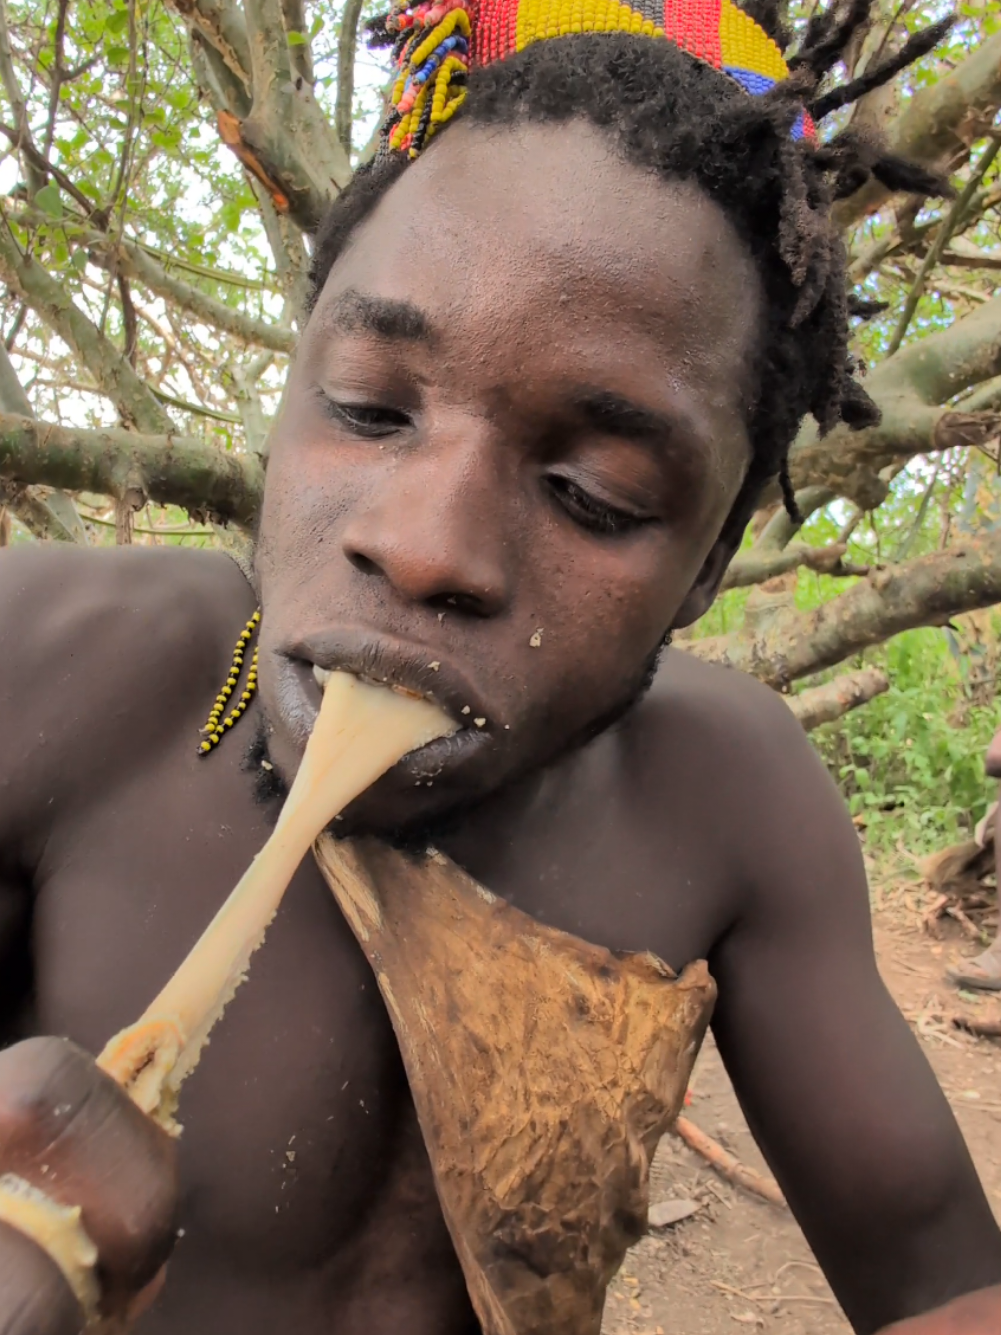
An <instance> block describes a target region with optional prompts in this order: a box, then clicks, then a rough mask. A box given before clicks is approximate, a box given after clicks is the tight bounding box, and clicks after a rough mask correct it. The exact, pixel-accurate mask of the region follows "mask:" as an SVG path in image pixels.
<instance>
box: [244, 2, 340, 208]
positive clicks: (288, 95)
mask: <svg viewBox="0 0 1001 1335" xmlns="http://www.w3.org/2000/svg"><path fill="white" fill-rule="evenodd" d="M244 9H245V13H246V19H247V32H248V36H249V40H250V63H251V75H252V87H253V108H252V110H251V113H250V115H249V116H248V117H247V118H246V119H245V120H243V121H239V120H236V119H235V118H233V117H230V118H229V119H228V120H227V119H226V113H220V116H219V130H220V134H221V135H222V138H223V140H224V142H225V143H226V144H227V145H228V146H229V147H230V148H231V149H232V150H233V152H234V153H235V154H236V156H237V157H238V158H239V159H240V161H241V162H242V163H243V164H244V166H245V167H246V168H247V170H248V171H249V172H251V173H252V174H253V175H254V176H255V177H256V179H257V180H258V181H260V182H261V184H262V185H263V186H265V188H266V189H268V191H269V193H270V195H271V199H272V202H273V203H274V205H275V207H276V208H277V209H278V211H279V212H280V213H288V214H289V215H290V216H291V217H293V218H294V219H295V221H296V223H297V224H298V226H299V227H301V228H304V229H306V230H312V229H313V228H315V227H316V226H317V225H318V223H319V221H320V219H321V217H322V216H323V213H324V211H325V209H326V206H327V203H328V202H329V201H330V200H331V199H332V198H333V197H334V196H335V195H336V194H337V193H338V191H339V190H341V189H342V188H343V187H344V186H345V185H346V184H347V183H348V181H349V180H350V178H351V164H350V162H349V160H348V157H347V154H346V153H345V152H344V150H343V148H342V147H341V145H340V143H339V141H338V139H337V136H336V134H335V133H334V132H333V130H332V129H331V127H330V125H329V124H328V123H327V121H326V119H325V117H324V115H323V112H322V111H321V110H320V107H319V105H318V104H317V101H316V98H315V97H314V95H313V89H312V87H311V86H310V84H309V83H308V82H307V81H306V80H305V79H304V78H302V77H301V76H300V75H296V74H295V73H294V71H293V69H292V65H291V60H290V57H289V45H288V39H287V36H286V32H285V26H284V19H283V15H282V10H281V6H280V3H279V0H246V3H245V6H244Z"/></svg>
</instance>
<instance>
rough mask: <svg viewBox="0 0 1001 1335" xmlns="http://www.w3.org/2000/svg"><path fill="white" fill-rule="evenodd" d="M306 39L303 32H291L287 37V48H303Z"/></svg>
mask: <svg viewBox="0 0 1001 1335" xmlns="http://www.w3.org/2000/svg"><path fill="white" fill-rule="evenodd" d="M307 41H308V38H307V37H306V34H305V33H304V32H295V31H292V32H290V33H289V35H288V44H289V46H305V45H306V42H307Z"/></svg>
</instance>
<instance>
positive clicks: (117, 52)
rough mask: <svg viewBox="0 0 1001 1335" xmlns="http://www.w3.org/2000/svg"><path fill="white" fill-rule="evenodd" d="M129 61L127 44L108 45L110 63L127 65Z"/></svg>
mask: <svg viewBox="0 0 1001 1335" xmlns="http://www.w3.org/2000/svg"><path fill="white" fill-rule="evenodd" d="M128 63H129V48H128V47H127V46H109V47H108V64H109V65H127V64H128Z"/></svg>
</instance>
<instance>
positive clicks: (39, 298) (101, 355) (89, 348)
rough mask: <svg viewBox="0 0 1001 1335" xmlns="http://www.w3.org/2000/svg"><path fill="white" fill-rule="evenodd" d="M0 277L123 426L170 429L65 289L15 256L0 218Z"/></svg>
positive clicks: (143, 387) (167, 420) (11, 238)
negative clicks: (75, 361) (72, 356)
mask: <svg viewBox="0 0 1001 1335" xmlns="http://www.w3.org/2000/svg"><path fill="white" fill-rule="evenodd" d="M0 276H2V277H3V279H4V281H5V282H6V283H7V285H8V286H9V287H11V288H12V289H13V290H14V291H15V292H17V294H18V295H19V296H20V297H21V298H23V300H24V301H26V302H27V303H28V304H29V305H30V306H31V307H32V309H33V310H34V311H35V312H36V313H37V314H38V315H39V316H41V318H42V319H43V320H44V321H45V323H46V324H47V325H48V326H49V327H50V328H51V329H53V330H54V331H55V332H56V333H57V334H58V335H59V337H60V338H61V339H62V340H63V342H64V343H66V344H68V345H69V346H70V347H71V348H72V349H73V351H74V352H75V353H76V355H77V357H78V358H79V359H80V361H81V362H82V363H83V365H84V366H86V368H87V370H88V371H89V372H90V373H91V375H92V376H93V377H94V380H95V382H96V384H97V385H98V387H99V388H100V389H101V390H102V391H103V392H104V393H105V394H107V396H108V397H109V398H110V399H111V400H112V401H113V402H114V403H115V405H116V407H117V408H118V411H119V413H120V414H121V416H122V420H123V421H125V422H128V423H134V424H135V426H136V427H137V428H138V429H139V430H140V431H157V432H166V431H170V430H171V428H172V425H173V424H172V423H171V420H170V418H169V417H168V416H167V414H166V413H165V412H164V411H163V409H162V408H161V407H160V405H159V403H157V401H156V398H155V397H154V395H153V392H152V391H151V390H150V388H149V387H148V386H147V385H146V384H145V383H144V382H143V381H142V380H141V379H140V378H139V376H137V375H136V373H135V371H134V370H133V369H132V367H131V366H130V365H129V363H128V361H127V359H126V358H125V357H123V356H122V354H121V353H120V352H119V351H118V349H117V348H116V347H115V346H114V345H113V344H112V343H111V342H110V341H109V340H108V339H107V338H105V336H104V335H103V334H102V333H101V331H100V330H99V329H98V328H97V326H96V325H95V324H94V323H93V321H92V320H90V319H88V317H87V316H86V315H84V313H83V311H81V310H80V308H79V307H78V306H77V305H76V304H75V303H74V301H73V299H72V297H71V296H70V295H69V293H68V292H67V291H66V290H65V288H64V287H63V286H62V285H61V284H60V283H57V282H56V280H55V279H54V278H52V277H51V275H49V274H48V273H46V271H45V270H44V269H43V268H42V266H41V265H40V264H38V263H37V261H35V260H33V259H32V258H31V257H30V256H27V255H23V254H22V253H21V251H20V249H19V248H18V245H17V243H16V241H15V240H14V236H13V233H12V232H11V231H10V228H9V227H8V225H7V220H6V219H5V218H0Z"/></svg>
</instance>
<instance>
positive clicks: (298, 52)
mask: <svg viewBox="0 0 1001 1335" xmlns="http://www.w3.org/2000/svg"><path fill="white" fill-rule="evenodd" d="M282 18H283V19H284V21H285V31H286V33H287V34H288V35H289V61H290V62H291V65H292V73H293V75H294V76H295V77H296V78H299V79H302V80H303V81H304V82H305V83H308V84H309V86H310V87H312V86H313V83H314V77H313V51H312V48H311V47H310V45H309V35H308V33H307V31H306V6H305V5H304V4H303V2H302V0H282ZM293 33H297V34H298V35H299V36H300V37H304V38H306V40H305V41H303V42H294V41H293V40H292V34H293Z"/></svg>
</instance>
